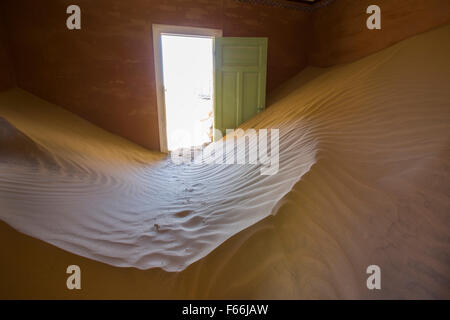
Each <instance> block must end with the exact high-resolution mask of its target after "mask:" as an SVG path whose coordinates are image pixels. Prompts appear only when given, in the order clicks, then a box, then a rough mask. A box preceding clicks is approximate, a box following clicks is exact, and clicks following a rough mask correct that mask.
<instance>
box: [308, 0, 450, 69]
mask: <svg viewBox="0 0 450 320" xmlns="http://www.w3.org/2000/svg"><path fill="white" fill-rule="evenodd" d="M372 4H376V5H378V6H379V7H380V8H381V23H382V28H381V30H368V29H367V27H366V19H367V17H368V16H369V15H368V14H366V8H367V7H368V6H369V5H372ZM312 21H314V32H313V36H312V38H311V39H312V42H311V50H310V51H309V63H310V64H312V65H315V66H331V65H335V64H339V63H344V62H350V61H354V60H356V59H359V58H362V57H364V56H367V55H369V54H370V53H373V52H376V51H379V50H381V49H383V48H386V47H388V46H390V45H392V44H394V43H396V42H398V41H400V40H403V39H406V38H408V37H410V36H412V35H415V34H418V33H420V32H424V31H427V30H429V29H432V28H434V27H437V26H440V25H443V24H445V23H448V22H449V21H450V0H337V1H336V2H334V3H332V4H330V5H329V6H328V7H325V8H322V9H320V10H317V11H315V12H314V13H313V17H312Z"/></svg>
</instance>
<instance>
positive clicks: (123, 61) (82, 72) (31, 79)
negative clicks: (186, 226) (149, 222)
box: [3, 0, 311, 150]
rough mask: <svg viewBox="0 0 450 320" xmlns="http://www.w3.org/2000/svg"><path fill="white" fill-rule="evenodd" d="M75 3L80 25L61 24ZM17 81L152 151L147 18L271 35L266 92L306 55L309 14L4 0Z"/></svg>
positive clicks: (190, 3)
mask: <svg viewBox="0 0 450 320" xmlns="http://www.w3.org/2000/svg"><path fill="white" fill-rule="evenodd" d="M70 4H77V5H79V6H80V7H81V11H82V22H81V23H82V29H81V30H78V31H69V30H67V28H66V26H65V23H66V18H67V16H68V15H67V14H66V8H67V6H68V5H70ZM3 6H4V12H5V18H6V19H5V20H6V21H5V22H6V27H7V31H8V33H9V35H10V39H11V52H12V53H13V57H14V62H15V63H14V64H15V66H16V70H15V71H16V78H17V84H18V86H19V87H21V88H23V89H25V90H28V91H30V92H32V93H33V94H35V95H37V96H39V97H41V98H43V99H45V100H48V101H50V102H53V103H55V104H58V105H60V106H63V107H65V108H67V109H68V110H70V111H72V112H74V113H75V114H77V115H79V116H81V117H83V118H85V119H87V120H89V121H91V122H93V123H94V124H96V125H98V126H100V127H102V128H104V129H106V130H108V131H111V132H113V133H116V134H118V135H121V136H123V137H125V138H128V139H130V140H131V141H134V142H136V143H138V144H140V145H142V146H144V147H147V148H149V149H153V150H159V136H158V120H157V119H158V118H157V105H156V92H155V90H156V89H155V77H154V65H153V46H152V32H151V26H152V24H153V23H158V24H174V25H186V26H197V27H208V28H217V29H222V30H223V33H224V36H252V37H258V36H262V37H268V38H269V52H268V84H267V89H268V93H270V92H271V91H272V89H273V88H275V87H276V86H278V85H279V84H281V83H282V82H284V81H285V80H287V79H288V78H290V77H291V76H293V75H295V74H296V73H298V72H300V71H301V70H302V69H303V68H304V67H305V66H306V62H307V49H308V45H307V43H308V39H309V38H308V35H309V33H310V29H309V27H308V26H309V25H310V21H309V19H310V17H311V15H310V14H308V13H306V12H301V11H294V10H288V9H282V8H273V7H268V6H263V5H251V4H246V3H240V2H237V1H234V0H151V1H149V0H128V1H123V0H95V1H92V0H77V1H75V2H74V1H71V0H70V1H69V0H40V1H33V0H7V1H5V2H4V3H3Z"/></svg>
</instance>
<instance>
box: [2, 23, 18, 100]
mask: <svg viewBox="0 0 450 320" xmlns="http://www.w3.org/2000/svg"><path fill="white" fill-rule="evenodd" d="M0 18H1V17H0ZM14 86H15V82H14V74H13V66H12V65H11V59H10V57H9V52H8V50H7V45H6V32H5V30H4V28H3V26H2V25H1V24H0V91H3V90H6V89H9V88H11V87H14Z"/></svg>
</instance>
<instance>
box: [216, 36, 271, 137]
mask: <svg viewBox="0 0 450 320" xmlns="http://www.w3.org/2000/svg"><path fill="white" fill-rule="evenodd" d="M214 62H215V81H214V128H215V129H219V130H220V131H222V134H223V135H225V130H226V129H235V128H237V127H238V126H239V125H240V124H241V123H243V122H245V121H247V120H248V119H250V118H251V117H253V116H254V115H255V114H257V113H258V112H260V111H262V110H264V108H265V106H266V74H267V38H216V39H215V57H214Z"/></svg>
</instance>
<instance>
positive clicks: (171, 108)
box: [161, 34, 214, 151]
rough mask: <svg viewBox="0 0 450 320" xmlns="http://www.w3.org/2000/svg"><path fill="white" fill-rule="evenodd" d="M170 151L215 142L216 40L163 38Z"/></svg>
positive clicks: (164, 36)
mask: <svg viewBox="0 0 450 320" xmlns="http://www.w3.org/2000/svg"><path fill="white" fill-rule="evenodd" d="M161 43H162V60H163V78H164V88H165V107H166V128H167V145H168V150H169V151H172V150H176V149H179V148H187V147H197V146H202V145H204V144H205V143H209V142H211V141H212V128H213V123H214V117H213V38H209V37H194V36H178V35H169V34H163V35H162V36H161Z"/></svg>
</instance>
